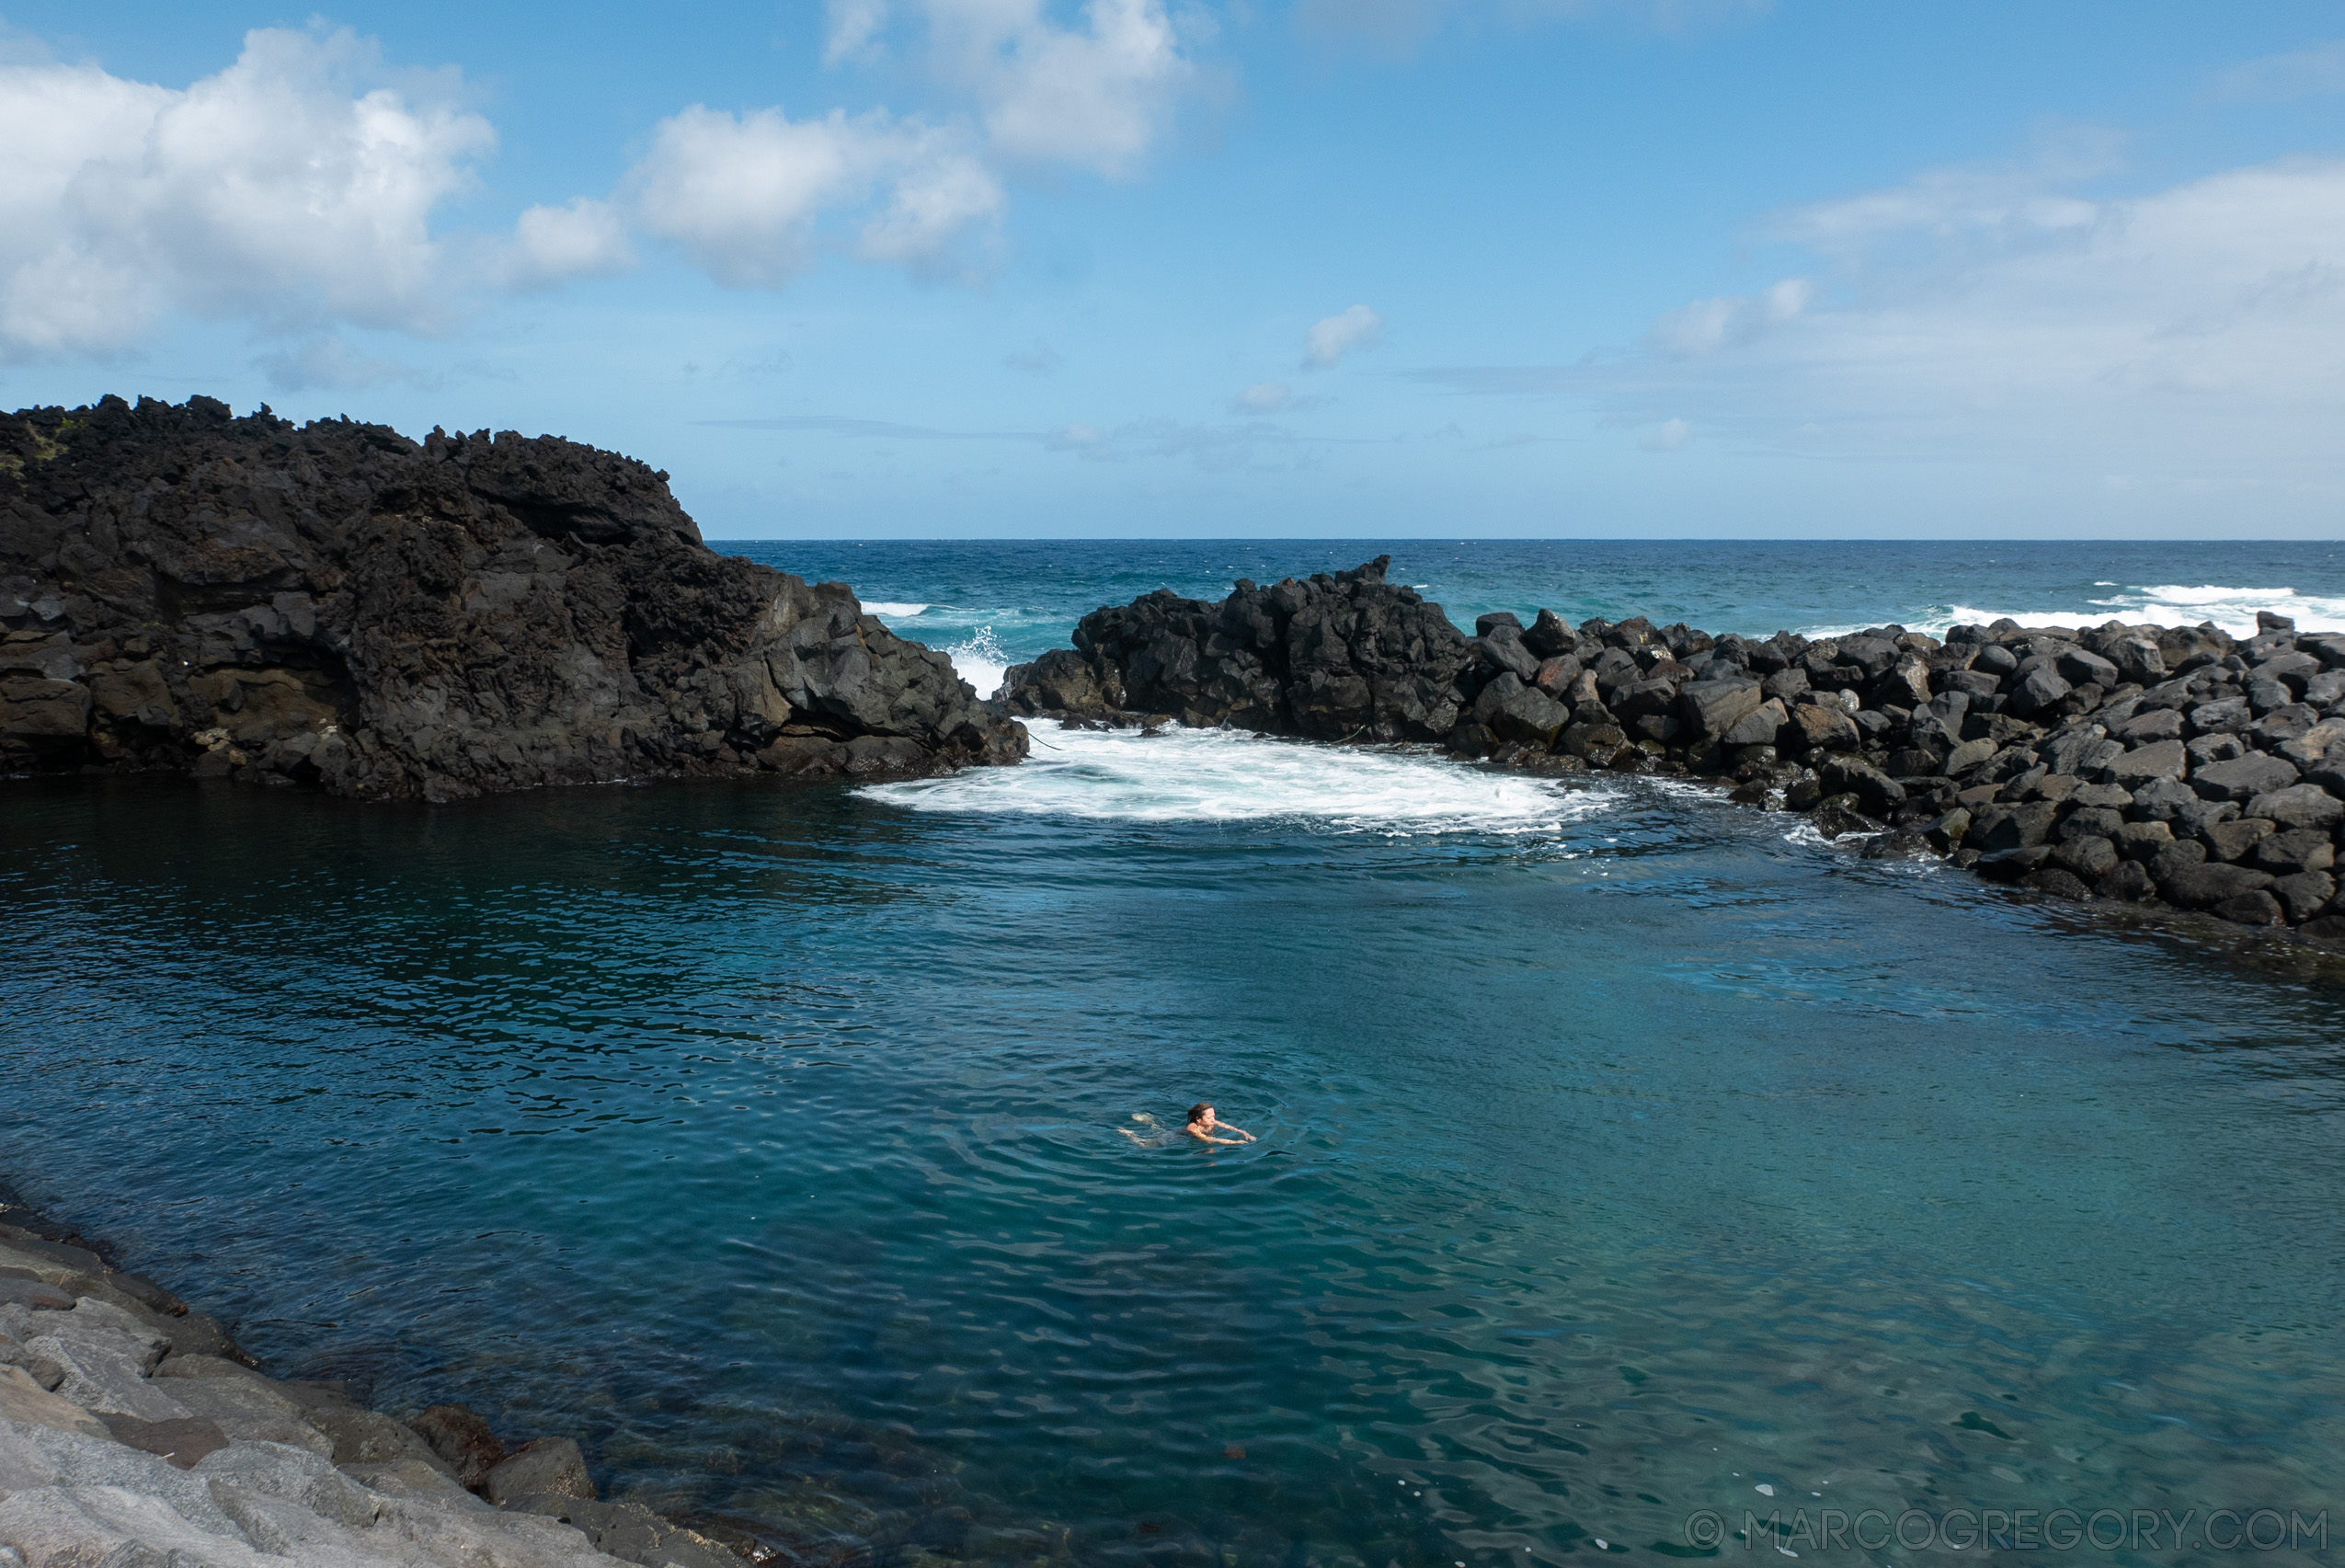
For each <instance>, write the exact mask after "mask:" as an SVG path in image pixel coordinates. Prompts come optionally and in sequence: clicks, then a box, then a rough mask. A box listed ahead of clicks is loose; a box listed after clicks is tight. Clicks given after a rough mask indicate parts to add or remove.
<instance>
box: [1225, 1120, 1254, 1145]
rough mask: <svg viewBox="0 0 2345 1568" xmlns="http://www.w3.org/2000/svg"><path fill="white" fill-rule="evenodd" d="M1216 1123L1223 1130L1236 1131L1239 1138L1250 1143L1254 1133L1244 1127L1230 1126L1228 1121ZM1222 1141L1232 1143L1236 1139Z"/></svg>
mask: <svg viewBox="0 0 2345 1568" xmlns="http://www.w3.org/2000/svg"><path fill="white" fill-rule="evenodd" d="M1216 1125H1217V1126H1218V1127H1220V1128H1221V1130H1222V1131H1224V1132H1234V1133H1236V1134H1237V1135H1238V1138H1239V1139H1244V1140H1245V1141H1246V1142H1248V1143H1252V1142H1253V1140H1254V1135H1253V1133H1250V1132H1248V1131H1247V1130H1246V1129H1245V1128H1244V1127H1231V1126H1230V1124H1229V1123H1228V1122H1220V1123H1217V1124H1216ZM1222 1141H1223V1142H1225V1143H1233V1142H1236V1141H1237V1139H1222Z"/></svg>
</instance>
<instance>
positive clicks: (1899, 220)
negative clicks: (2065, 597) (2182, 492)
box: [1583, 159, 2345, 521]
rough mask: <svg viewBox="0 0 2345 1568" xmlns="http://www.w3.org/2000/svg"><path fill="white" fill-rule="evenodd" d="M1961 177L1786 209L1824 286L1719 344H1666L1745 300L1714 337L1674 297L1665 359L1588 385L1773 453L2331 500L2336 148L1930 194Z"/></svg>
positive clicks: (2340, 337) (2336, 414)
mask: <svg viewBox="0 0 2345 1568" xmlns="http://www.w3.org/2000/svg"><path fill="white" fill-rule="evenodd" d="M1960 183H1961V181H1959V180H1950V179H1949V178H1947V177H1939V176H1930V177H1924V178H1922V179H1919V180H1916V181H1915V182H1913V184H1911V185H1909V186H1907V187H1905V188H1904V189H1900V190H1895V191H1888V192H1879V193H1872V194H1869V195H1865V196H1860V197H1857V198H1854V199H1852V200H1849V201H1847V202H1843V203H1835V204H1831V205H1828V206H1824V207H1817V208H1811V209H1808V210H1806V211H1805V212H1802V213H1799V214H1794V215H1792V217H1791V219H1790V222H1789V223H1787V224H1786V225H1785V226H1786V227H1787V228H1788V229H1790V230H1792V231H1795V232H1796V231H1800V230H1804V231H1805V232H1807V233H1809V234H1811V235H1814V236H1816V239H1817V244H1818V247H1819V248H1820V249H1824V250H1826V251H1828V252H1829V253H1830V254H1831V255H1832V257H1833V258H1834V260H1835V262H1836V265H1837V266H1838V269H1839V272H1838V276H1837V279H1836V281H1835V283H1834V286H1833V293H1834V295H1835V296H1836V297H1835V299H1834V301H1833V303H1830V304H1828V305H1825V304H1809V305H1807V306H1806V308H1804V309H1803V310H1801V311H1798V312H1795V313H1791V314H1790V315H1788V316H1779V318H1778V319H1774V320H1771V321H1769V322H1768V323H1767V326H1766V329H1765V330H1764V332H1763V334H1761V335H1757V336H1752V337H1746V338H1744V339H1743V341H1742V346H1741V348H1740V349H1739V350H1738V351H1737V352H1735V353H1733V354H1717V355H1708V356H1698V355H1688V357H1682V358H1675V359H1672V358H1669V357H1667V356H1668V354H1669V352H1670V351H1671V350H1673V349H1674V350H1676V352H1678V353H1679V354H1687V351H1688V350H1693V349H1699V348H1700V347H1702V346H1703V344H1704V342H1705V341H1706V340H1713V341H1714V342H1715V343H1717V344H1719V345H1723V344H1725V343H1727V342H1728V341H1730V340H1732V339H1733V335H1734V332H1735V330H1736V328H1737V324H1740V323H1744V322H1745V321H1747V320H1748V319H1749V314H1750V313H1751V312H1753V311H1755V310H1757V309H1758V308H1759V307H1758V306H1757V304H1756V302H1750V303H1741V304H1739V305H1737V306H1736V307H1735V308H1734V309H1733V310H1729V311H1727V312H1724V313H1722V314H1723V315H1724V316H1725V317H1726V322H1725V325H1724V326H1719V327H1718V328H1717V330H1716V331H1715V332H1711V331H1710V327H1711V326H1713V325H1714V319H1713V318H1712V317H1709V316H1703V317H1700V318H1699V319H1697V318H1695V317H1688V316H1687V314H1686V312H1684V311H1680V312H1673V313H1671V315H1668V316H1664V318H1663V319H1662V321H1661V322H1658V323H1656V324H1655V326H1654V330H1653V346H1654V347H1655V348H1657V349H1661V350H1663V353H1662V354H1659V355H1656V356H1655V357H1654V358H1653V359H1650V360H1648V361H1643V362H1641V363H1639V364H1634V365H1630V366H1626V367H1622V368H1620V369H1619V370H1617V371H1614V372H1602V374H1601V376H1600V378H1599V379H1600V380H1601V381H1603V382H1605V383H1608V390H1607V393H1606V397H1607V401H1609V402H1610V403H1611V404H1612V406H1614V407H1615V408H1618V409H1622V410H1624V411H1628V412H1632V413H1641V414H1643V416H1644V417H1646V418H1658V417H1659V416H1660V415H1662V414H1664V413H1669V414H1673V415H1674V414H1676V412H1677V411H1678V410H1683V411H1685V412H1686V413H1687V414H1688V415H1690V416H1691V417H1692V418H1695V419H1696V420H1698V421H1699V422H1701V423H1704V424H1707V425H1710V426H1712V427H1714V428H1717V429H1723V430H1726V431H1729V432H1732V433H1734V434H1737V435H1739V436H1740V437H1741V438H1742V439H1744V440H1746V441H1761V442H1765V443H1767V444H1772V445H1779V446H1781V447H1784V448H1787V449H1791V450H1802V451H1809V452H1840V453H1847V454H1870V455H1882V456H1896V457H1900V458H1911V457H1917V456H1921V457H1943V458H1959V459H1961V460H1962V461H1964V462H1975V461H1977V460H1979V459H1981V458H1983V457H1984V458H2002V459H2006V460H2009V461H2015V462H2021V463H2026V464H2033V465H2036V466H2038V467H2040V468H2041V469H2042V470H2044V471H2059V470H2067V469H2075V470H2076V471H2078V472H2090V473H2093V474H2099V473H2103V472H2116V471H2122V472H2128V473H2133V474H2134V475H2137V476H2140V475H2167V476H2168V478H2169V479H2171V480H2172V481H2173V482H2174V483H2176V484H2182V483H2185V482H2187V483H2189V484H2192V485H2197V484H2204V483H2214V482H2218V481H2221V482H2225V483H2233V484H2239V485H2249V486H2293V485H2310V486H2318V487H2323V488H2325V489H2326V490H2327V491H2328V493H2330V494H2332V495H2333V496H2336V497H2338V498H2345V464H2340V462H2339V451H2340V449H2339V446H2338V443H2337V440H2336V432H2337V430H2338V429H2339V428H2340V427H2345V160H2339V159H2294V160H2290V161H2287V162H2282V163H2277V164H2268V165H2262V166H2255V167H2248V168H2239V169H2233V170H2229V171H2226V172H2224V173H2220V174H2216V175H2213V176H2210V177H2205V178H2202V179H2196V180H2192V181H2191V182H2189V183H2186V184H2182V185H2177V186H2173V187H2170V188H2168V189H2163V190H2157V191H2153V192H2151V193H2149V194H2146V195H2142V196H2134V197H2128V198H2124V199H2114V200H2112V199H2099V200H2096V199H2091V198H2088V197H2084V196H2080V195H2076V194H2074V193H2072V192H2068V191H2064V190H2061V189H2055V188H2049V187H2047V188H2043V189H2037V190H2034V191H2031V192H2022V191H2014V192H2011V193H2009V194H2010V197H2011V199H2010V200H1999V201H1992V202H1984V203H1981V202H1976V201H1973V200H1968V199H1962V200H1946V199H1945V198H1946V197H1947V195H1948V192H1949V191H1950V189H1952V188H1953V187H1955V186H1958V185H1959V184H1960ZM1688 308H1691V307H1688ZM1583 384H1594V383H1583ZM1655 404H1662V405H1663V406H1661V407H1654V405H1655ZM1669 405H1675V407H1674V408H1672V407H1670V406H1669ZM2146 482H2147V481H2145V483H2146ZM2210 521H2212V520H2210Z"/></svg>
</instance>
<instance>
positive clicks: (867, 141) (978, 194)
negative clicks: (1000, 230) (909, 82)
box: [626, 104, 1002, 288]
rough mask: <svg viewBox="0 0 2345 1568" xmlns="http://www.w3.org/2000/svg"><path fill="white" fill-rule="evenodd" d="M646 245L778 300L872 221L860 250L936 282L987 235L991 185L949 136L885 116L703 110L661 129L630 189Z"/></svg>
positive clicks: (993, 201) (996, 206) (997, 205)
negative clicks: (959, 249) (667, 248)
mask: <svg viewBox="0 0 2345 1568" xmlns="http://www.w3.org/2000/svg"><path fill="white" fill-rule="evenodd" d="M626 190H627V195H628V200H629V202H630V204H631V206H632V208H633V210H634V212H635V219H636V222H637V223H639V224H640V225H641V226H642V228H643V230H644V232H645V233H646V234H649V235H654V236H656V237H658V238H660V239H666V240H672V241H674V242H675V243H676V244H678V245H680V246H682V247H683V249H684V250H685V252H686V253H687V254H688V255H689V256H691V257H692V259H693V260H694V261H695V262H697V263H698V264H699V265H700V266H701V267H703V268H704V269H706V270H707V272H708V273H709V275H710V276H711V277H714V278H715V279H716V280H718V281H719V282H722V283H728V284H732V285H735V286H737V287H755V288H774V287H778V286H780V285H781V284H783V283H785V282H787V281H788V280H790V279H792V278H793V277H795V276H796V275H797V274H798V273H800V272H802V271H804V270H805V269H806V267H808V266H809V265H811V263H812V261H813V259H814V258H815V256H816V255H817V254H818V251H819V249H820V248H821V247H822V246H823V244H824V243H825V242H826V240H827V239H828V238H829V235H830V230H829V228H828V227H826V223H835V222H836V221H837V215H838V214H842V213H843V214H845V216H846V220H847V222H848V223H850V225H851V226H852V223H853V220H855V219H857V218H860V219H861V220H862V222H861V226H860V233H859V235H857V237H856V239H855V241H854V245H853V248H854V249H855V250H856V251H857V252H859V253H860V254H861V255H863V256H864V257H866V258H871V259H875V260H881V261H892V262H898V263H902V264H905V265H908V266H911V267H914V268H916V269H936V268H942V267H945V266H947V265H949V262H950V259H951V258H952V255H953V253H954V249H955V246H956V244H957V243H958V242H960V241H962V240H963V239H965V238H967V237H969V236H971V235H978V236H982V235H984V234H986V233H987V232H989V229H990V227H991V225H992V223H994V221H995V220H996V219H997V218H998V217H999V215H1000V212H1001V200H1002V198H1001V185H1000V184H999V182H998V181H996V180H995V179H994V177H993V176H992V174H991V173H990V172H989V170H988V169H987V168H986V167H985V166H984V165H983V164H982V163H980V162H979V161H978V159H977V158H976V157H975V156H974V155H972V154H971V153H970V152H969V151H968V150H967V147H966V146H965V145H963V143H962V142H961V140H960V139H959V138H958V137H957V136H955V134H954V133H952V132H949V131H947V130H944V129H941V128H937V127H933V126H929V125H925V124H922V123H921V122H920V121H918V120H895V119H892V118H891V117H889V116H888V115H887V113H886V112H885V111H874V112H872V113H869V114H865V115H861V116H858V117H854V118H852V119H851V118H849V117H848V115H847V114H846V113H845V112H843V111H841V110H836V109H834V110H833V111H831V113H830V114H829V115H828V116H826V117H824V118H822V119H819V120H791V119H789V118H788V117H787V116H786V115H784V113H783V112H782V111H781V110H780V109H759V110H757V111H755V112H753V113H750V114H748V115H735V114H732V113H729V112H726V111H723V110H717V109H707V108H704V107H703V106H701V105H698V104H695V105H693V106H692V108H690V109H685V110H684V111H683V112H682V113H681V114H678V115H675V116H672V117H671V118H669V119H668V120H662V121H661V122H660V123H659V125H658V129H657V130H655V131H654V132H653V133H652V143H651V148H650V151H649V152H647V153H646V155H645V156H644V158H643V161H642V162H641V163H639V164H638V165H636V166H635V169H634V170H633V171H632V173H631V174H630V175H629V177H628V178H627V181H626Z"/></svg>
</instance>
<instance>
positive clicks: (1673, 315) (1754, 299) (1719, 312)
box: [1645, 278, 1813, 359]
mask: <svg viewBox="0 0 2345 1568" xmlns="http://www.w3.org/2000/svg"><path fill="white" fill-rule="evenodd" d="M1811 292H1813V291H1812V290H1811V289H1810V288H1809V286H1808V281H1807V280H1806V279H1804V278H1786V279H1784V280H1782V281H1781V282H1779V283H1778V284H1776V285H1775V286H1774V287H1773V288H1771V289H1769V290H1767V292H1765V293H1763V294H1758V295H1750V294H1722V295H1720V296H1719V297H1718V298H1716V299H1710V300H1696V301H1694V302H1693V303H1691V304H1687V305H1680V306H1678V307H1677V308H1676V310H1673V311H1671V312H1669V313H1668V314H1667V315H1664V316H1663V317H1662V318H1661V319H1660V320H1658V321H1656V322H1654V323H1653V327H1652V329H1651V330H1650V331H1648V332H1647V333H1646V334H1645V341H1646V343H1647V344H1648V346H1650V347H1652V348H1653V349H1659V350H1660V351H1661V352H1662V353H1664V354H1671V355H1675V356H1676V357H1678V358H1680V359H1689V358H1691V357H1693V356H1694V355H1697V354H1714V353H1716V352H1717V351H1718V350H1719V349H1725V348H1732V347H1735V346H1737V345H1740V344H1744V343H1748V342H1751V341H1752V340H1754V339H1755V338H1757V337H1758V336H1759V335H1760V334H1761V333H1763V332H1765V331H1767V329H1768V328H1769V327H1773V326H1781V325H1783V323H1785V322H1787V321H1790V320H1791V319H1793V318H1794V317H1796V316H1797V315H1799V314H1800V313H1801V312H1802V311H1803V310H1805V309H1807V306H1808V296H1809V295H1810V293H1811Z"/></svg>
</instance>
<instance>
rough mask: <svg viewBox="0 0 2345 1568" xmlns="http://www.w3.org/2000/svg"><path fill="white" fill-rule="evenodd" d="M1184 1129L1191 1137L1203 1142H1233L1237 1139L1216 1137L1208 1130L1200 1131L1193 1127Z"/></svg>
mask: <svg viewBox="0 0 2345 1568" xmlns="http://www.w3.org/2000/svg"><path fill="white" fill-rule="evenodd" d="M1184 1130H1185V1131H1186V1132H1187V1133H1188V1135H1189V1136H1190V1137H1191V1138H1194V1139H1198V1140H1200V1141H1201V1142H1205V1143H1235V1142H1237V1141H1238V1140H1237V1139H1234V1138H1216V1137H1214V1136H1213V1134H1211V1133H1209V1132H1200V1131H1199V1130H1198V1129H1197V1128H1195V1127H1188V1128H1185V1129H1184Z"/></svg>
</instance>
